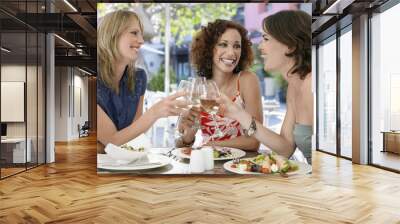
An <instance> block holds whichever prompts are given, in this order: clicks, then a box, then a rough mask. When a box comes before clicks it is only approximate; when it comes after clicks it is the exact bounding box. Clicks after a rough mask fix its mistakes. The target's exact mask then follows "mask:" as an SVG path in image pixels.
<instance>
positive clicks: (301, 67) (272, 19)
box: [263, 10, 311, 79]
mask: <svg viewBox="0 0 400 224" xmlns="http://www.w3.org/2000/svg"><path fill="white" fill-rule="evenodd" d="M263 30H264V31H265V32H268V33H269V34H270V35H271V36H272V37H274V38H275V39H276V40H278V41H279V42H281V43H283V44H285V45H287V46H288V47H289V48H293V49H294V50H293V51H292V52H291V53H289V54H286V56H288V57H292V58H294V61H295V64H294V66H293V67H292V68H291V69H290V70H289V73H290V74H293V73H298V74H299V75H300V78H301V79H304V78H305V77H306V75H307V74H308V73H310V72H311V16H310V15H309V14H307V13H306V12H303V11H301V10H299V11H294V10H285V11H280V12H278V13H276V14H273V15H271V16H268V17H266V18H265V19H264V20H263Z"/></svg>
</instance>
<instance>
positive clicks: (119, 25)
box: [97, 10, 143, 94]
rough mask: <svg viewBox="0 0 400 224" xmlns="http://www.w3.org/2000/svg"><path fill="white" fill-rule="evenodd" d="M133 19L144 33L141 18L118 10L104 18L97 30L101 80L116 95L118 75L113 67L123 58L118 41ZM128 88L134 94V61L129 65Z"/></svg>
mask: <svg viewBox="0 0 400 224" xmlns="http://www.w3.org/2000/svg"><path fill="white" fill-rule="evenodd" d="M131 19H136V20H137V21H138V22H139V25H140V29H141V31H142V32H143V24H142V22H141V21H140V19H139V16H138V15H137V14H136V13H134V12H131V11H126V10H118V11H114V12H111V13H108V14H107V15H105V16H104V17H103V18H102V21H101V22H100V24H99V25H98V28H97V67H98V69H99V78H100V79H101V80H102V81H103V82H104V84H105V85H106V86H107V87H109V88H111V89H112V90H113V91H114V92H115V93H117V94H118V93H119V84H118V83H115V82H114V79H113V77H114V76H115V75H116V74H115V71H114V68H113V65H114V64H115V63H116V62H117V60H118V58H120V57H121V54H120V52H119V51H118V41H119V39H120V37H121V34H122V33H123V32H124V31H125V30H126V29H127V28H128V26H129V24H130V21H131ZM127 72H128V88H129V90H130V91H132V92H133V90H134V86H135V81H134V76H135V67H134V61H132V63H130V64H129V65H128V70H127Z"/></svg>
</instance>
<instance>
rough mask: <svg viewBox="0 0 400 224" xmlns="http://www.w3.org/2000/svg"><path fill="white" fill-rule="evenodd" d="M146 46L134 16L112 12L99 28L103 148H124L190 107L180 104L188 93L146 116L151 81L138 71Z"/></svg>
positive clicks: (99, 127) (163, 102) (157, 106)
mask: <svg viewBox="0 0 400 224" xmlns="http://www.w3.org/2000/svg"><path fill="white" fill-rule="evenodd" d="M143 42H144V40H143V24H142V23H141V21H140V19H139V17H138V15H137V14H136V13H134V12H130V11H122V10H120V11H115V12H111V13H109V14H107V15H106V16H104V18H103V19H102V21H101V23H100V24H99V26H98V29H97V53H98V59H97V62H98V73H99V76H98V79H97V140H98V141H99V142H100V143H101V144H103V145H107V144H108V143H113V144H115V145H121V144H124V143H126V142H128V141H130V140H131V139H133V138H135V137H137V136H139V135H140V134H142V133H144V132H145V131H147V130H148V129H149V128H150V126H151V125H152V124H153V123H154V122H155V121H156V120H157V119H158V118H162V117H167V116H175V115H178V114H180V113H181V110H182V107H185V106H186V105H185V103H183V102H180V101H177V100H176V98H177V97H179V96H182V95H183V94H184V93H176V94H174V95H171V96H168V97H166V98H164V99H163V100H161V101H160V102H158V103H157V104H155V105H154V106H153V107H151V108H150V109H149V110H148V111H146V112H145V113H144V114H143V112H142V111H143V95H144V93H145V91H146V82H147V78H146V73H145V72H144V70H142V69H139V68H135V67H134V64H135V62H136V59H137V57H138V53H139V48H140V47H141V46H142V44H143Z"/></svg>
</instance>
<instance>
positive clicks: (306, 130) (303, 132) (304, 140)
mask: <svg viewBox="0 0 400 224" xmlns="http://www.w3.org/2000/svg"><path fill="white" fill-rule="evenodd" d="M293 136H294V142H295V144H296V146H297V148H298V149H299V150H300V151H301V152H302V153H303V155H304V157H306V159H307V162H308V164H310V165H311V161H312V160H311V137H312V126H311V125H304V124H295V125H294V130H293Z"/></svg>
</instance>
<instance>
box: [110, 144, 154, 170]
mask: <svg viewBox="0 0 400 224" xmlns="http://www.w3.org/2000/svg"><path fill="white" fill-rule="evenodd" d="M104 151H106V153H107V155H109V156H110V157H111V158H113V159H114V160H116V162H117V163H118V164H120V165H126V164H128V163H132V162H135V161H139V160H145V159H146V158H147V152H148V150H147V149H146V148H145V149H144V151H142V152H139V151H133V150H128V149H125V148H121V147H118V146H116V145H114V144H111V143H109V144H108V145H107V146H106V148H105V149H104Z"/></svg>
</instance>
